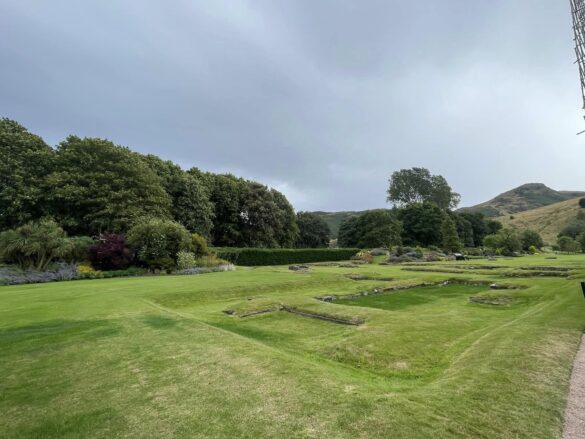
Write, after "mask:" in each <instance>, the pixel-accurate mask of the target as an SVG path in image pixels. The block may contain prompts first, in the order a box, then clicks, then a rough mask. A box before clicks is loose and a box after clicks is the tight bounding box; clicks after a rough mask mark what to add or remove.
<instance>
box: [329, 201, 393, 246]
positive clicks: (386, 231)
mask: <svg viewBox="0 0 585 439" xmlns="http://www.w3.org/2000/svg"><path fill="white" fill-rule="evenodd" d="M401 232H402V225H401V223H400V221H399V220H398V219H397V218H396V217H395V215H394V214H393V213H392V212H391V211H389V210H386V209H376V210H370V211H368V212H366V213H364V214H362V215H360V216H354V217H349V218H348V219H346V220H345V221H343V222H342V223H341V225H340V227H339V236H338V241H339V245H340V246H341V247H360V248H375V247H389V246H392V245H397V244H400V243H401Z"/></svg>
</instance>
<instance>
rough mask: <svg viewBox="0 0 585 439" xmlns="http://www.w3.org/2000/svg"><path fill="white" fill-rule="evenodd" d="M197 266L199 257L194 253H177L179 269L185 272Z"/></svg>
mask: <svg viewBox="0 0 585 439" xmlns="http://www.w3.org/2000/svg"><path fill="white" fill-rule="evenodd" d="M196 266H197V257H196V256H195V254H194V253H192V252H187V251H180V252H178V253H177V268H178V269H179V270H185V269H187V268H193V267H196Z"/></svg>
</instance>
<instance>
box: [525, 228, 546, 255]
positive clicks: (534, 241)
mask: <svg viewBox="0 0 585 439" xmlns="http://www.w3.org/2000/svg"><path fill="white" fill-rule="evenodd" d="M520 240H521V241H522V250H524V251H528V249H529V248H530V247H536V248H537V249H540V248H542V247H544V241H543V240H542V237H541V236H540V234H539V233H538V232H535V231H534V230H524V231H523V232H522V233H521V234H520Z"/></svg>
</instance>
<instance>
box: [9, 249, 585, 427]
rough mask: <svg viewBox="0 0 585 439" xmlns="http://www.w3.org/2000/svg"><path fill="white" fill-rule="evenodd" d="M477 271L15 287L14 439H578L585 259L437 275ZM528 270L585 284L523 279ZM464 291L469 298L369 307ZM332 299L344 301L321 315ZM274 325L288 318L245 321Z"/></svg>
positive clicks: (337, 271)
mask: <svg viewBox="0 0 585 439" xmlns="http://www.w3.org/2000/svg"><path fill="white" fill-rule="evenodd" d="M462 264H463V265H470V266H478V269H466V270H461V271H464V272H463V273H457V274H453V273H441V272H434V271H428V272H411V271H406V270H403V269H402V268H405V267H399V266H398V267H396V266H380V265H370V266H361V267H359V268H339V267H315V268H311V270H310V272H309V273H294V272H291V271H289V270H288V269H287V268H286V267H265V268H256V269H247V268H241V269H238V270H237V271H236V272H228V273H213V274H205V275H199V276H164V277H146V278H130V279H104V280H95V281H75V282H63V283H54V284H45V285H25V286H16V287H1V288H0V376H1V377H2V379H1V380H0V437H3V438H4V437H7V438H11V437H14V438H16V437H19V438H20V437H25V438H26V437H29V438H33V437H34V438H39V437H43V438H63V437H71V438H77V437H103V438H106V437H107V438H112V437H128V436H130V437H201V438H204V437H205V438H207V437H250V438H251V437H254V438H258V437H299V438H304V437H314V438H322V437H331V438H344V437H348V438H349V437H397V438H418V437H438V438H449V437H473V438H517V437H526V438H528V437H530V438H554V437H560V434H561V426H562V416H563V411H564V404H565V400H566V395H567V386H568V379H569V375H570V370H571V365H572V360H573V357H574V355H575V353H576V350H577V347H578V343H579V338H580V334H581V332H582V331H583V329H584V327H585V302H584V301H583V296H582V294H581V291H580V286H579V283H578V279H579V278H580V273H581V272H583V273H585V257H583V256H559V257H558V259H556V260H550V259H545V258H544V257H543V256H534V257H525V258H517V259H513V260H504V259H501V260H498V261H497V262H496V263H494V262H491V261H479V262H478V261H470V262H465V263H457V264H455V263H438V264H429V265H427V268H433V267H438V268H441V267H445V266H449V265H462ZM481 264H484V265H498V266H500V265H501V266H503V267H505V268H497V269H490V270H488V269H481V267H479V265H481ZM527 265H532V266H556V267H558V266H565V267H571V268H572V269H573V270H574V271H572V272H571V273H568V274H569V275H570V277H569V278H548V277H528V278H518V279H516V278H513V277H510V276H509V274H510V272H515V271H519V270H520V268H521V267H523V266H527ZM351 274H359V275H360V276H359V279H360V280H353V279H352V278H351V276H349V275H351ZM353 277H354V278H356V277H355V276H353ZM452 278H457V279H459V280H465V281H468V282H469V285H464V284H449V285H447V286H427V287H419V288H413V289H407V290H401V291H388V292H386V293H384V294H368V295H367V296H366V295H364V296H362V297H357V294H358V293H360V292H370V293H371V292H373V291H374V290H378V291H380V290H381V289H388V288H390V287H394V286H407V285H414V284H417V283H420V282H423V281H424V282H427V283H439V282H442V281H445V280H447V279H452ZM388 279H391V280H388ZM489 282H498V283H505V284H516V285H521V286H524V287H527V288H524V289H515V290H501V291H500V290H498V291H495V290H489V287H488V286H487V285H486V283H489ZM326 295H334V296H336V297H341V299H339V300H336V301H334V302H333V303H325V302H323V301H320V300H317V299H316V298H317V297H322V296H326ZM343 296H347V298H345V299H344V298H343ZM470 296H479V297H484V296H486V297H491V296H506V298H507V299H509V301H506V302H505V303H504V304H502V305H490V304H481V303H472V302H470V300H469V298H470ZM283 305H287V306H292V307H295V308H298V309H302V310H304V311H307V312H311V313H315V314H322V315H339V316H348V317H359V318H362V319H364V320H365V323H364V324H362V325H359V326H351V325H342V324H337V323H331V322H328V321H322V320H318V319H312V318H307V317H302V316H299V315H295V314H291V313H288V312H286V311H284V310H281V307H282V306H283ZM260 309H269V310H270V312H267V313H264V314H258V315H256V316H251V317H245V318H242V317H239V316H238V315H240V314H242V315H243V314H244V313H245V312H249V311H254V310H260ZM225 310H231V311H233V312H235V314H234V315H227V314H225V313H224V312H223V311H225Z"/></svg>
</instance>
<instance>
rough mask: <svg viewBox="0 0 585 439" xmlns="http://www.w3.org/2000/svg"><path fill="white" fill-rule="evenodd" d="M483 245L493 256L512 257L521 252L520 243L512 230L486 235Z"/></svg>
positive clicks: (518, 237) (516, 233)
mask: <svg viewBox="0 0 585 439" xmlns="http://www.w3.org/2000/svg"><path fill="white" fill-rule="evenodd" d="M483 245H484V246H485V247H487V248H488V249H489V250H491V251H492V252H494V253H495V254H503V255H505V256H513V255H514V254H515V253H517V252H519V251H521V250H522V241H521V240H520V236H519V235H518V232H517V231H516V230H514V229H502V230H500V231H499V232H498V233H495V234H491V235H487V236H486V237H485V238H484V240H483Z"/></svg>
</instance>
